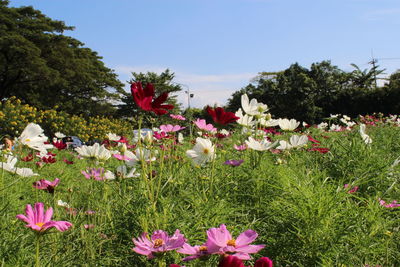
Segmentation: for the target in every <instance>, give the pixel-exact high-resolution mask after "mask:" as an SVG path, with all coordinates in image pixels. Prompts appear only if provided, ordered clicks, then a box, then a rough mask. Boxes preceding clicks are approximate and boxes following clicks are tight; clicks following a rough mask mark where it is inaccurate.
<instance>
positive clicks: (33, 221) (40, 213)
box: [17, 202, 72, 232]
mask: <svg viewBox="0 0 400 267" xmlns="http://www.w3.org/2000/svg"><path fill="white" fill-rule="evenodd" d="M25 213H26V216H25V215H24V214H18V215H17V219H19V220H21V221H24V222H26V223H27V225H25V226H26V227H29V228H31V229H32V230H35V231H38V232H44V231H46V230H47V229H49V228H51V227H55V228H56V229H57V230H58V231H61V232H64V231H66V230H68V228H70V227H71V226H72V223H70V222H67V221H52V220H51V216H53V208H51V207H50V208H48V209H47V210H46V212H44V204H43V203H41V202H38V203H35V206H34V209H32V206H31V205H29V204H28V205H26V208H25Z"/></svg>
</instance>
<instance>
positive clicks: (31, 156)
mask: <svg viewBox="0 0 400 267" xmlns="http://www.w3.org/2000/svg"><path fill="white" fill-rule="evenodd" d="M21 160H22V161H25V162H26V161H32V160H33V155H32V154H29V155H28V156H26V157H23V158H21Z"/></svg>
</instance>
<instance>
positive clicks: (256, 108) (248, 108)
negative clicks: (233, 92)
mask: <svg viewBox="0 0 400 267" xmlns="http://www.w3.org/2000/svg"><path fill="white" fill-rule="evenodd" d="M241 102H242V108H243V111H244V112H245V113H247V114H249V115H251V116H256V115H257V116H262V115H263V114H264V112H267V111H268V106H267V105H265V104H263V103H258V102H257V99H255V98H253V99H252V100H251V101H249V97H248V96H247V94H243V95H242V97H241Z"/></svg>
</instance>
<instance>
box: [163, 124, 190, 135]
mask: <svg viewBox="0 0 400 267" xmlns="http://www.w3.org/2000/svg"><path fill="white" fill-rule="evenodd" d="M185 128H186V127H181V126H180V125H171V124H167V125H161V126H160V130H161V131H163V132H166V133H171V132H177V131H180V130H183V129H185Z"/></svg>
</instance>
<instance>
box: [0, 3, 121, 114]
mask: <svg viewBox="0 0 400 267" xmlns="http://www.w3.org/2000/svg"><path fill="white" fill-rule="evenodd" d="M68 30H73V27H70V26H66V25H65V23H64V22H62V21H57V20H52V19H50V18H48V17H47V16H45V15H44V14H42V13H41V12H40V11H39V10H35V9H34V8H33V7H30V6H29V7H19V8H13V7H8V1H4V0H2V1H0V99H5V98H8V97H10V96H16V97H18V98H20V99H22V100H23V101H24V102H25V103H27V104H30V105H33V106H36V107H38V108H41V109H49V108H54V107H56V106H58V109H59V110H63V111H67V112H68V113H73V114H77V113H79V114H85V115H108V114H110V115H112V114H114V113H115V111H116V109H115V108H114V107H113V104H112V101H116V100H118V99H119V98H120V95H121V93H122V92H123V89H122V87H123V84H122V83H121V82H120V81H119V80H118V79H117V75H116V74H115V73H114V72H113V71H112V70H111V69H109V68H107V67H106V66H105V65H104V63H103V62H102V61H101V59H102V58H101V57H100V56H98V54H97V53H96V52H94V51H92V50H91V49H89V48H85V47H83V46H84V44H83V43H81V42H80V41H78V40H76V39H74V38H72V37H69V36H65V35H64V32H65V31H68Z"/></svg>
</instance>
